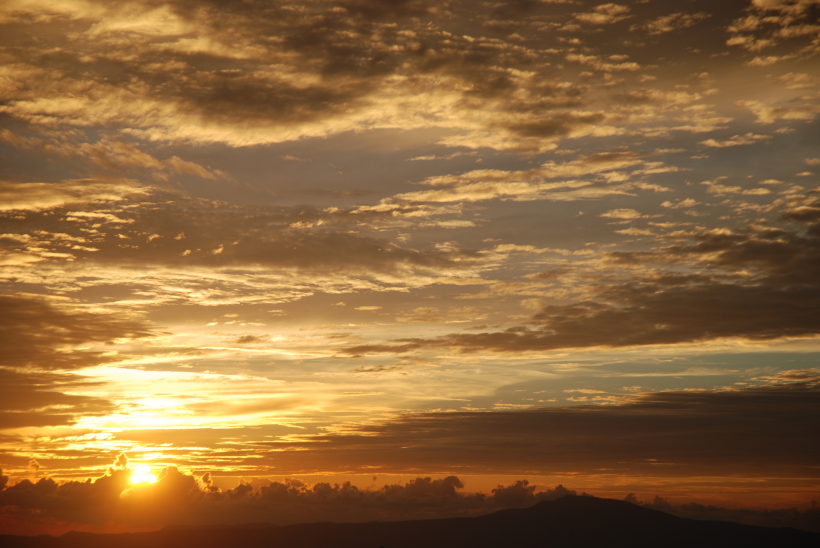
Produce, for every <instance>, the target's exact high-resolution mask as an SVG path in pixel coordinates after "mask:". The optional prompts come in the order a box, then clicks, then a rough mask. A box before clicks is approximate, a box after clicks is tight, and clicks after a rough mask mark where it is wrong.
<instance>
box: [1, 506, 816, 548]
mask: <svg viewBox="0 0 820 548" xmlns="http://www.w3.org/2000/svg"><path fill="white" fill-rule="evenodd" d="M0 546H3V547H4V548H18V547H19V548H187V547H195V548H229V547H230V548H232V547H235V546H238V547H242V548H257V547H259V548H262V547H265V548H329V547H333V548H379V547H384V548H439V547H440V548H445V547H446V548H456V547H462V546H463V547H465V548H467V547H469V548H484V547H487V548H489V547H493V548H499V547H516V546H526V547H530V546H532V547H536V546H544V547H562V548H563V547H599V546H601V547H603V546H630V547H641V546H646V547H650V546H651V547H652V548H657V547H659V546H663V547H678V546H681V547H683V546H686V547H694V546H697V547H708V546H715V547H721V548H726V547H730V546H789V547H800V546H807V547H808V546H811V547H812V548H817V547H818V546H820V534H817V533H809V532H805V531H798V530H796V529H787V528H780V529H774V528H766V527H753V526H750V525H740V524H736V523H728V522H721V521H702V520H692V519H683V518H678V517H675V516H672V515H669V514H665V513H663V512H659V511H657V510H649V509H647V508H642V507H640V506H636V505H634V504H630V503H628V502H624V501H618V500H611V499H599V498H595V497H579V496H566V497H563V498H561V499H558V500H555V501H551V502H541V503H538V504H536V505H535V506H533V507H531V508H526V509H521V510H501V511H499V512H495V513H493V514H488V515H486V516H481V517H472V518H453V519H438V520H423V521H400V522H372V523H311V524H300V525H288V526H283V527H277V526H263V527H260V526H258V525H257V526H253V527H222V528H173V529H170V528H169V529H165V530H162V531H155V532H152V533H128V534H119V535H95V534H91V533H68V534H65V535H63V536H61V537H50V536H39V537H15V536H0Z"/></svg>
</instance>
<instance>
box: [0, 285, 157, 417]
mask: <svg viewBox="0 0 820 548" xmlns="http://www.w3.org/2000/svg"><path fill="white" fill-rule="evenodd" d="M0 309H2V310H3V314H2V316H0V346H2V347H3V353H2V357H0V366H5V367H13V368H33V369H46V370H48V369H52V370H60V369H64V370H65V369H78V368H82V367H89V366H92V365H97V364H101V363H105V362H108V361H111V360H112V359H113V358H111V357H110V356H106V355H105V354H106V352H104V351H97V350H85V349H83V350H80V349H77V348H75V347H79V346H86V345H105V344H111V343H113V342H114V341H115V340H117V339H134V338H141V337H147V336H149V335H150V334H151V332H150V330H149V329H148V328H146V327H145V326H144V325H141V324H139V323H136V322H131V321H126V320H123V319H121V318H118V317H115V316H112V315H109V314H92V313H88V312H77V311H71V312H69V311H63V310H61V309H59V308H57V307H55V306H54V305H52V304H50V303H49V302H48V301H46V300H45V299H41V298H36V297H31V296H21V295H0ZM2 374H3V375H15V374H14V373H10V372H8V371H5V372H3V373H2ZM50 378H51V379H57V377H50ZM43 379H44V377H32V378H31V380H30V381H26V383H27V384H28V386H29V387H31V388H29V390H31V391H32V394H31V395H32V396H33V397H44V396H45V397H54V395H53V394H51V395H49V394H48V393H43V392H40V391H39V390H37V389H36V388H35V386H36V383H37V382H38V380H43ZM38 392H39V394H38ZM13 400H14V401H18V400H16V398H13ZM81 400H82V398H77V399H76V400H74V401H75V402H79V401H81ZM32 401H36V399H34V400H32ZM88 401H89V402H90V401H91V400H88ZM64 403H68V402H64ZM20 404H22V401H21V400H20Z"/></svg>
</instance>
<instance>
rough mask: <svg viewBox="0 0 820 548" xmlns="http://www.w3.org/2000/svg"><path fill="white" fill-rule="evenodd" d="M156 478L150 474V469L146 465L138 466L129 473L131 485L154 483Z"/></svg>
mask: <svg viewBox="0 0 820 548" xmlns="http://www.w3.org/2000/svg"><path fill="white" fill-rule="evenodd" d="M156 481H157V476H156V475H155V474H152V473H151V467H150V466H148V465H147V464H140V465H139V466H137V467H136V468H134V470H133V471H132V472H131V483H154V482H156Z"/></svg>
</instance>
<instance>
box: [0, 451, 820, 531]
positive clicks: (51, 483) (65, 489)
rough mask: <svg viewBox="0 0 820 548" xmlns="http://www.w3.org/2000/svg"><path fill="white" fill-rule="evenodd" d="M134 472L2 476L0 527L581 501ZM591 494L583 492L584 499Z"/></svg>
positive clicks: (779, 513)
mask: <svg viewBox="0 0 820 548" xmlns="http://www.w3.org/2000/svg"><path fill="white" fill-rule="evenodd" d="M131 476H132V471H131V470H130V469H129V468H128V466H127V459H126V458H125V456H124V455H123V454H120V455H119V456H118V458H117V460H116V463H115V465H114V466H112V467H111V468H109V469H108V470H107V472H106V473H105V475H103V476H102V477H99V478H97V479H96V480H93V481H92V480H91V479H88V480H87V481H85V482H81V481H67V482H62V483H59V482H57V481H55V480H53V479H51V478H41V479H40V480H39V481H36V482H32V481H30V480H28V479H26V480H22V481H20V482H18V483H16V484H14V485H8V482H9V478H8V477H7V476H3V475H2V472H0V489H1V490H0V529H2V530H3V531H4V533H7V534H23V535H25V534H42V533H44V532H46V533H49V534H52V535H59V534H63V533H65V532H67V531H71V530H75V531H92V532H125V531H145V530H151V529H158V528H161V527H164V526H169V525H188V526H198V525H213V524H245V523H271V524H277V525H284V524H291V523H300V522H316V521H336V522H364V521H374V520H377V521H395V520H406V519H425V518H445V517H454V516H475V515H480V514H484V513H488V512H492V511H495V510H498V509H502V508H523V507H528V506H532V505H534V504H536V503H538V502H539V501H548V500H555V499H558V498H560V497H562V496H564V495H578V494H579V493H578V492H577V491H575V490H573V489H567V488H565V487H564V486H563V485H558V486H557V487H555V488H553V489H550V488H544V487H542V486H539V485H535V484H531V483H530V482H529V481H528V480H526V479H523V480H518V481H515V482H513V483H511V484H509V485H499V486H498V487H497V488H495V489H492V490H491V492H490V493H489V494H486V493H466V492H463V491H462V490H463V489H464V484H463V483H462V481H461V480H460V479H459V478H458V477H456V476H448V477H444V478H439V479H432V478H430V477H419V478H416V479H413V480H410V481H408V482H407V483H404V484H392V485H384V486H383V487H381V488H367V489H360V488H358V487H356V486H355V485H351V484H350V482H344V483H342V484H338V483H333V484H331V483H327V482H317V483H313V484H308V483H305V482H302V481H300V480H298V479H286V480H284V481H283V482H279V481H274V482H270V483H269V484H268V485H265V486H261V487H259V488H254V487H253V486H251V485H250V484H247V483H240V484H239V485H237V486H236V487H234V488H233V489H228V490H224V491H223V490H221V489H219V488H217V487H216V486H214V485H213V481H212V478H211V475H210V473H205V474H203V475H202V476H200V477H197V476H195V475H193V474H188V473H184V472H182V471H180V470H179V469H177V468H176V467H167V468H165V469H163V470H162V472H161V473H160V474H159V476H158V478H157V481H156V483H153V484H148V483H146V484H132V483H131ZM580 495H582V496H589V495H587V493H580ZM625 500H628V501H629V502H632V503H634V504H639V505H642V506H645V507H647V508H653V509H657V510H661V511H664V512H668V513H671V514H674V515H678V516H682V517H692V518H696V519H713V520H729V521H737V522H742V523H748V524H755V525H767V526H780V527H783V526H790V527H798V528H801V529H807V530H813V531H820V509H819V508H817V505H816V502H814V501H812V507H811V508H809V509H807V510H806V511H803V512H801V511H799V510H797V509H794V508H789V509H778V510H749V509H734V510H732V509H726V508H716V507H714V506H704V505H700V504H683V505H680V506H673V505H672V504H670V503H669V502H668V501H667V500H666V499H664V498H661V497H659V496H656V497H655V499H654V501H653V502H651V503H644V502H640V501H638V500H637V498H636V497H635V495H634V494H629V495H628V496H627V497H626V499H625Z"/></svg>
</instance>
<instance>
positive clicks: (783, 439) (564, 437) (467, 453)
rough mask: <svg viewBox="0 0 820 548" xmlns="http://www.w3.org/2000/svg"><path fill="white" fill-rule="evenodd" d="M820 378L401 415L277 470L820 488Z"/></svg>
mask: <svg viewBox="0 0 820 548" xmlns="http://www.w3.org/2000/svg"><path fill="white" fill-rule="evenodd" d="M811 373H812V381H811V382H798V383H792V384H785V385H782V386H761V387H757V388H744V389H738V390H730V391H666V392H655V393H647V394H642V395H640V396H638V397H635V398H631V397H630V398H621V400H622V402H621V404H620V405H615V406H598V405H583V406H574V407H550V408H538V409H531V410H522V411H505V412H500V411H496V412H471V413H466V412H453V413H422V414H408V415H401V416H399V417H397V418H396V419H394V420H391V421H387V422H384V423H382V424H375V425H363V426H357V427H354V428H352V429H350V430H349V431H348V432H349V433H348V434H325V435H318V436H315V437H314V436H311V437H310V439H311V442H310V443H305V444H299V443H297V444H296V445H295V446H294V447H298V448H300V449H302V450H301V451H297V452H293V453H289V452H281V451H278V452H276V453H275V457H272V459H273V461H275V462H276V466H277V467H278V468H279V469H286V470H290V469H292V470H298V469H303V467H308V468H313V467H315V468H317V469H320V468H321V462H322V461H323V459H324V458H326V454H327V453H326V452H327V451H331V450H332V454H333V458H334V462H335V463H336V466H339V467H341V468H343V469H348V470H360V471H362V472H364V471H365V470H374V469H379V470H383V471H392V472H402V471H404V472H406V471H409V470H414V469H419V468H421V469H427V470H448V471H452V472H459V473H465V474H466V473H470V474H493V473H497V472H498V471H499V470H504V471H505V473H510V474H512V473H521V474H525V473H530V474H532V473H538V474H542V475H551V474H568V473H579V474H588V473H592V474H594V473H597V471H599V470H601V469H606V470H608V471H609V472H610V473H613V474H619V475H620V474H624V475H629V476H632V477H636V476H644V475H646V476H653V475H654V474H663V475H664V476H667V477H668V476H688V477H692V476H709V475H714V476H723V475H725V474H727V473H728V471H729V470H731V473H732V474H737V475H745V477H754V476H761V477H791V478H798V477H816V476H817V470H816V454H817V451H818V450H820V441H818V439H817V436H815V435H814V429H815V425H816V424H817V421H818V420H820V386H818V376H817V372H816V371H814V372H811ZM357 431H358V433H359V435H357V434H356V432H357ZM317 442H321V443H318V444H317ZM287 445H289V444H288V443H284V444H283V443H282V442H277V443H275V444H271V445H270V447H271V448H273V447H276V448H277V449H282V448H284V447H285V446H287ZM319 446H321V450H319V449H320V447H319ZM259 447H260V449H262V448H263V447H265V444H261V445H260V446H259ZM314 449H315V450H314ZM273 461H272V462H273ZM374 467H378V468H374ZM803 474H805V476H803ZM524 487H526V486H520V488H521V489H523V488H524Z"/></svg>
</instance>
